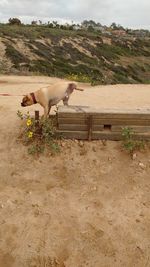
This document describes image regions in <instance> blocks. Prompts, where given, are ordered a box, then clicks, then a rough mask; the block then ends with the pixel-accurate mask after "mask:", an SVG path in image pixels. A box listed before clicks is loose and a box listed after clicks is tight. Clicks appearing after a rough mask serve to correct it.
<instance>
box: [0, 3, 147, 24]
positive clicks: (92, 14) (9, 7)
mask: <svg viewBox="0 0 150 267" xmlns="http://www.w3.org/2000/svg"><path fill="white" fill-rule="evenodd" d="M149 11H150V1H149V0H142V1H141V0H126V1H124V0H80V1H79V0H72V1H70V0H57V1H56V0H42V1H41V0H0V21H7V20H8V19H9V18H10V17H18V18H20V19H21V20H23V21H24V22H31V21H32V20H33V19H40V20H42V21H44V22H46V21H48V20H51V21H52V20H56V19H57V20H58V21H59V22H60V21H62V22H65V21H67V20H68V21H72V20H73V21H74V22H81V21H83V20H84V19H92V20H95V21H96V22H100V23H102V24H106V25H110V24H111V23H112V22H116V23H118V24H121V25H123V26H124V27H131V28H132V27H134V28H135V27H137V28H143V27H144V28H149V29H150V16H149Z"/></svg>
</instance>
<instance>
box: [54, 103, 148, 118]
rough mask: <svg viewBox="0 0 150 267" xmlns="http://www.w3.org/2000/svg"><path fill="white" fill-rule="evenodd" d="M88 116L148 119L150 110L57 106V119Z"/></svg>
mask: <svg viewBox="0 0 150 267" xmlns="http://www.w3.org/2000/svg"><path fill="white" fill-rule="evenodd" d="M89 115H93V116H94V117H95V118H97V119H98V118H108V119H109V118H111V119H112V118H118V119H119V118H120V119H125V118H126V119H127V118H132V119H150V109H95V108H93V107H82V106H68V107H65V106H59V108H58V118H70V117H71V118H74V117H78V118H87V116H89Z"/></svg>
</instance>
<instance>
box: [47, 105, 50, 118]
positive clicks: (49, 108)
mask: <svg viewBox="0 0 150 267" xmlns="http://www.w3.org/2000/svg"><path fill="white" fill-rule="evenodd" d="M50 110H51V106H49V107H48V113H47V116H48V115H49V113H50Z"/></svg>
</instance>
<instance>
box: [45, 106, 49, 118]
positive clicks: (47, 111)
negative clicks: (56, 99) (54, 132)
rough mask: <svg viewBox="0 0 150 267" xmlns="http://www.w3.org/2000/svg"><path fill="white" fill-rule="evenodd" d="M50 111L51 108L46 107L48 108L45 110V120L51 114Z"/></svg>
mask: <svg viewBox="0 0 150 267" xmlns="http://www.w3.org/2000/svg"><path fill="white" fill-rule="evenodd" d="M49 111H50V109H49V106H46V107H45V108H44V118H45V119H46V118H47V116H48V114H49Z"/></svg>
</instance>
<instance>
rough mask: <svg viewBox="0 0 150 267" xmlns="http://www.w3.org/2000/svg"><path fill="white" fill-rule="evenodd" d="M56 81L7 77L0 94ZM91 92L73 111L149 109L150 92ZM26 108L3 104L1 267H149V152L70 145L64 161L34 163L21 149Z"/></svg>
mask: <svg viewBox="0 0 150 267" xmlns="http://www.w3.org/2000/svg"><path fill="white" fill-rule="evenodd" d="M56 80H57V79H51V78H46V77H12V76H9V77H6V76H1V77H0V93H1V92H3V93H4V92H5V93H12V94H24V93H26V92H31V91H34V90H36V89H38V88H39V87H42V86H44V85H45V84H49V83H53V82H55V81H56ZM84 88H85V91H84V92H76V93H74V94H73V95H72V98H71V101H70V104H81V105H94V106H97V107H105V108H108V107H109V108H111V107H115V108H120V107H124V108H129V107H130V108H132V107H136V108H142V107H144V108H149V106H150V85H115V86H98V87H95V88H91V87H90V86H88V85H84ZM20 101H21V97H0V267H24V266H25V267H27V266H29V267H33V266H34V267H45V266H46V267H47V266H48V267H85V266H89V267H112V266H113V267H124V266H126V267H133V266H136V267H148V266H149V265H150V258H149V255H150V242H149V240H150V227H149V226H150V212H149V210H150V209H149V208H150V194H149V192H150V180H149V177H150V151H149V149H148V148H147V149H146V151H144V152H138V153H137V158H136V159H135V160H131V158H130V157H129V156H128V155H127V154H126V153H125V152H124V151H122V150H121V144H120V143H119V142H107V143H106V145H103V144H102V142H101V141H99V142H90V143H89V142H85V143H84V145H83V146H80V145H79V144H78V143H76V142H72V141H66V142H65V143H64V144H63V145H64V147H63V151H62V152H61V153H60V154H59V155H57V156H54V157H51V156H50V155H42V156H40V157H39V158H33V157H31V156H29V155H28V153H27V149H26V147H24V146H23V145H21V144H20V143H18V142H17V136H18V133H19V127H20V121H19V120H18V118H17V116H16V112H17V110H18V109H20V110H22V111H25V109H23V108H21V107H20ZM35 108H36V109H37V108H39V107H38V106H36V107H35V106H33V107H30V108H29V109H28V110H32V111H34V110H35ZM40 110H41V113H42V109H40ZM140 162H142V163H143V165H139V163H140Z"/></svg>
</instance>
